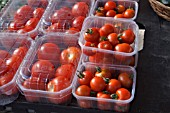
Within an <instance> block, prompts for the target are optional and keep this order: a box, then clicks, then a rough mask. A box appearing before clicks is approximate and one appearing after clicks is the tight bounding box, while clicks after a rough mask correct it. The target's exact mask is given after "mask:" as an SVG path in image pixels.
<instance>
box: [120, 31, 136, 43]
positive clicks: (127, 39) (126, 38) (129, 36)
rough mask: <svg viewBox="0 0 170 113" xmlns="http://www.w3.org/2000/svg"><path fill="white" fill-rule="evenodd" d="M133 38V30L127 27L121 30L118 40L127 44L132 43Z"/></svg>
mask: <svg viewBox="0 0 170 113" xmlns="http://www.w3.org/2000/svg"><path fill="white" fill-rule="evenodd" d="M134 40H135V34H134V33H133V31H132V30H131V29H127V30H125V31H123V33H122V35H121V37H120V41H121V42H123V43H128V44H132V43H133V42H134Z"/></svg>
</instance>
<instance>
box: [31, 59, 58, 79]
mask: <svg viewBox="0 0 170 113" xmlns="http://www.w3.org/2000/svg"><path fill="white" fill-rule="evenodd" d="M54 74H55V67H54V65H53V64H52V63H51V62H50V61H48V60H39V61H37V62H36V63H34V64H33V66H32V69H31V75H32V77H39V78H40V79H43V80H46V79H52V78H54Z"/></svg>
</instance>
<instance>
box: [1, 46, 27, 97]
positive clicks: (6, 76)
mask: <svg viewBox="0 0 170 113" xmlns="http://www.w3.org/2000/svg"><path fill="white" fill-rule="evenodd" d="M27 50H28V48H27V47H25V46H21V47H18V48H16V49H15V50H14V51H13V53H12V54H10V53H9V52H8V51H6V50H0V86H4V85H6V84H7V83H9V82H10V81H11V80H12V79H13V77H14V75H15V73H16V71H17V70H18V68H19V66H20V64H21V62H22V60H23V58H24V57H25V55H26V53H27ZM7 89H8V88H7ZM4 92H5V91H4ZM15 93H17V89H16V88H13V89H12V91H11V93H10V94H8V95H11V94H15Z"/></svg>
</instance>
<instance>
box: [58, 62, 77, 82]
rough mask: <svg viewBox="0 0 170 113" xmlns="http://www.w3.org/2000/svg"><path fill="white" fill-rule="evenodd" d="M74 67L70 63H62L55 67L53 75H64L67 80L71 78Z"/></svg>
mask: <svg viewBox="0 0 170 113" xmlns="http://www.w3.org/2000/svg"><path fill="white" fill-rule="evenodd" d="M74 73H75V67H74V65H72V64H64V65H61V66H60V67H58V68H57V69H56V73H55V77H58V76H64V77H65V78H67V79H68V80H70V79H72V78H73V74H74Z"/></svg>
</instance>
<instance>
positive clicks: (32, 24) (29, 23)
mask: <svg viewBox="0 0 170 113" xmlns="http://www.w3.org/2000/svg"><path fill="white" fill-rule="evenodd" d="M38 22H39V19H38V18H31V19H29V20H28V21H27V23H26V24H25V27H26V28H29V27H30V28H32V29H35V28H36V26H37V24H38Z"/></svg>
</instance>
